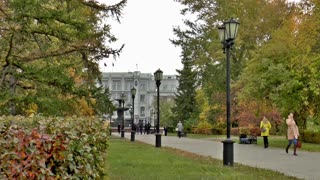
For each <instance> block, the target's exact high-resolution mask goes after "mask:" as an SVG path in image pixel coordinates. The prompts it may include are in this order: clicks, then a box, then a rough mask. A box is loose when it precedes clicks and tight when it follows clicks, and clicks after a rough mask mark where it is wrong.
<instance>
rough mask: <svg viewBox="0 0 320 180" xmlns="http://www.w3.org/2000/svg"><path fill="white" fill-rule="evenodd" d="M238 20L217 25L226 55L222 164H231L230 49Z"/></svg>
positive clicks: (236, 30) (236, 31)
mask: <svg viewBox="0 0 320 180" xmlns="http://www.w3.org/2000/svg"><path fill="white" fill-rule="evenodd" d="M239 24H240V23H239V22H238V21H236V20H235V19H233V18H231V19H230V20H229V21H227V22H224V24H223V26H222V27H219V28H218V30H219V38H220V41H221V43H222V44H223V49H224V53H226V56H227V72H226V73H227V87H226V91H227V102H226V103H227V139H226V140H224V141H222V142H223V164H224V165H229V166H233V143H234V141H233V140H232V139H231V138H230V129H231V126H230V124H231V123H230V116H231V98H230V49H231V48H232V45H233V44H234V40H235V38H236V36H237V33H238V27H239Z"/></svg>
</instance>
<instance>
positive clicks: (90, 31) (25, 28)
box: [0, 0, 126, 115]
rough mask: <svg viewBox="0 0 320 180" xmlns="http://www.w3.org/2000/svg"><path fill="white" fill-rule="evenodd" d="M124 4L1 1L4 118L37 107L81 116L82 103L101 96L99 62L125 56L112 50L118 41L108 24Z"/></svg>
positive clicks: (0, 66) (0, 96)
mask: <svg viewBox="0 0 320 180" xmlns="http://www.w3.org/2000/svg"><path fill="white" fill-rule="evenodd" d="M125 3H126V0H122V1H121V2H119V3H118V4H115V5H114V6H109V5H105V4H100V3H98V2H96V1H85V0H79V1H78V0H69V1H58V0H38V1H33V0H26V1H16V0H14V1H8V0H5V1H1V2H0V7H1V11H0V18H1V22H0V26H1V32H0V36H1V39H0V73H1V78H0V79H1V80H0V89H1V92H0V100H1V104H0V107H1V108H0V109H1V110H0V113H1V114H12V115H15V114H22V115H25V114H28V111H29V110H30V109H28V108H29V107H30V105H32V104H36V105H37V106H38V108H37V111H38V113H42V114H47V115H66V114H67V115H71V114H80V113H79V112H78V111H77V109H78V101H79V100H80V99H81V98H83V97H85V98H84V99H85V100H86V101H87V103H88V104H90V103H91V102H90V99H91V98H92V96H95V95H96V94H95V91H96V89H97V88H96V85H97V84H98V83H99V79H100V75H101V72H100V70H99V65H98V62H99V61H100V60H102V59H103V58H108V57H109V56H115V57H116V56H118V55H119V53H120V52H121V48H119V49H114V48H111V47H108V44H110V43H112V42H114V41H115V40H116V38H115V37H114V36H113V35H112V34H111V32H110V25H108V24H106V23H105V22H107V21H106V19H107V18H108V19H110V18H116V19H119V16H120V13H121V9H122V8H123V7H124V5H125ZM89 107H90V108H92V109H95V107H96V106H93V105H92V104H90V105H89Z"/></svg>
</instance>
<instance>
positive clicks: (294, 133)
mask: <svg viewBox="0 0 320 180" xmlns="http://www.w3.org/2000/svg"><path fill="white" fill-rule="evenodd" d="M286 122H287V125H288V133H287V137H288V145H287V148H286V152H287V153H288V150H289V148H290V146H291V144H292V143H293V155H295V156H297V155H298V154H297V142H298V137H299V129H298V126H297V124H296V122H295V121H294V119H293V114H292V113H290V114H289V116H288V119H287V121H286Z"/></svg>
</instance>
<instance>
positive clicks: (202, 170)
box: [105, 137, 296, 180]
mask: <svg viewBox="0 0 320 180" xmlns="http://www.w3.org/2000/svg"><path fill="white" fill-rule="evenodd" d="M107 156H108V157H107V164H106V171H107V175H106V176H107V177H106V178H105V179H110V180H144V179H157V180H162V179H163V180H171V179H172V180H177V179H184V180H193V179H194V180H199V179H200V180H201V179H203V180H205V179H246V180H247V179H249V180H250V179H260V178H261V179H280V180H281V179H296V178H293V177H288V176H285V175H284V174H282V173H279V172H274V171H270V170H265V169H258V168H252V167H249V166H244V165H240V164H235V165H234V166H233V167H228V166H223V163H222V161H221V160H216V159H213V158H210V157H204V156H199V155H196V154H192V153H188V152H184V151H181V150H177V149H172V148H164V147H162V148H155V147H154V146H152V145H148V144H143V143H139V142H137V141H136V142H134V143H132V142H130V140H126V139H120V138H114V137H113V138H111V140H110V146H109V150H108V155H107Z"/></svg>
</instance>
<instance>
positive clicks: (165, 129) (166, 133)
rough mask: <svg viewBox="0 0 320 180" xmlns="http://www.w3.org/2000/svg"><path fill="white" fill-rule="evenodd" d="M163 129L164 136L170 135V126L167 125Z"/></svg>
mask: <svg viewBox="0 0 320 180" xmlns="http://www.w3.org/2000/svg"><path fill="white" fill-rule="evenodd" d="M163 131H164V136H167V135H168V127H167V125H165V126H164V128H163Z"/></svg>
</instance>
